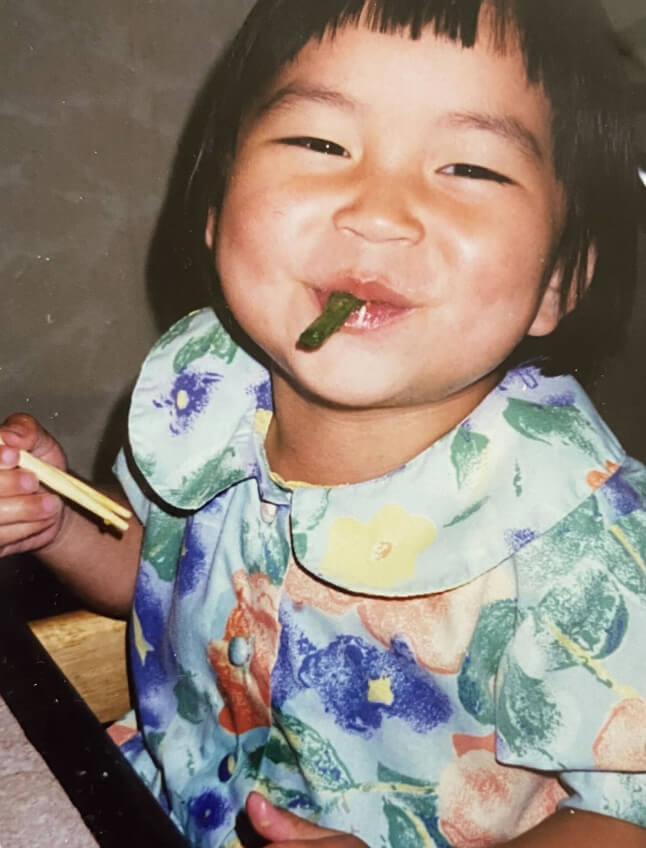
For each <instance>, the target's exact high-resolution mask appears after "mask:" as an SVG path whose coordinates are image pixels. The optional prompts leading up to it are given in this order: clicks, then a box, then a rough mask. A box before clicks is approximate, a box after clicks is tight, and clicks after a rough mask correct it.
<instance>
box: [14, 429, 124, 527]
mask: <svg viewBox="0 0 646 848" xmlns="http://www.w3.org/2000/svg"><path fill="white" fill-rule="evenodd" d="M0 444H4V442H3V441H2V437H0ZM18 465H19V466H20V467H21V468H24V469H25V470H26V471H31V472H32V473H33V474H35V475H36V477H37V478H38V479H39V480H40V482H41V483H43V484H44V485H45V486H47V488H49V489H53V490H54V491H55V492H58V494H59V495H62V496H63V497H64V498H69V500H71V501H74V503H76V504H78V505H79V506H82V507H83V508H84V509H87V510H89V511H90V512H92V513H93V514H94V515H97V516H98V517H99V518H102V519H103V520H104V521H105V523H106V524H112V525H113V527H116V528H117V530H120V531H121V532H122V533H125V531H126V530H127V529H128V523H127V521H124V519H126V518H132V513H131V512H130V510H129V509H126V508H125V507H124V506H122V505H121V504H120V503H117V502H116V501H113V500H112V498H109V497H107V495H104V494H102V493H101V492H98V491H97V490H96V489H93V488H92V486H88V484H87V483H84V482H83V481H82V480H78V479H77V478H76V477H73V476H72V475H71V474H68V473H67V472H66V471H61V470H60V469H59V468H55V467H54V466H53V465H50V464H49V463H47V462H43V460H42V459H38V458H37V457H35V456H32V455H31V454H30V453H28V452H27V451H24V450H20V451H19V460H18Z"/></svg>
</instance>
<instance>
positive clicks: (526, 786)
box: [116, 310, 646, 848]
mask: <svg viewBox="0 0 646 848" xmlns="http://www.w3.org/2000/svg"><path fill="white" fill-rule="evenodd" d="M270 407H271V391H270V384H269V379H268V374H267V372H266V370H265V369H264V368H263V367H262V366H261V365H260V364H259V363H258V362H256V361H255V360H254V359H252V358H251V357H249V356H248V355H247V354H246V353H245V352H244V351H243V350H241V349H239V348H237V347H236V345H235V344H234V342H233V341H232V340H231V339H230V337H229V336H228V335H227V333H226V332H225V331H224V329H223V328H222V327H221V326H220V324H219V323H218V322H217V320H216V319H215V317H214V315H213V313H212V312H211V311H210V310H204V311H201V312H198V313H194V314H192V315H190V316H187V317H186V318H185V319H183V320H182V321H180V322H179V323H178V324H176V325H175V326H174V327H173V328H171V330H170V331H168V332H167V333H166V335H165V336H164V337H163V338H162V339H161V340H160V342H159V343H158V344H157V345H156V346H155V348H153V350H152V352H151V354H150V356H149V357H148V359H147V360H146V362H145V364H144V366H143V369H142V372H141V375H140V377H139V381H138V383H137V386H136V389H135V392H134V396H133V402H132V409H131V416H130V449H131V453H132V457H133V458H134V464H133V463H132V462H127V461H126V458H125V454H124V453H122V454H120V456H119V458H118V460H117V465H116V469H117V473H118V475H119V477H120V479H121V481H122V483H123V485H124V487H125V489H126V492H127V493H128V495H129V497H130V500H131V502H132V504H133V507H134V508H135V509H136V511H137V513H138V515H139V517H140V518H141V520H142V521H143V523H144V524H145V536H144V543H143V550H142V560H141V567H140V571H139V576H138V582H137V588H136V594H135V602H134V611H133V618H132V626H131V628H130V631H131V662H132V671H133V675H134V682H135V688H136V694H137V715H138V722H139V727H140V729H141V734H140V733H138V732H137V733H135V731H134V730H133V731H132V732H131V733H129V732H128V731H127V730H126V729H125V728H124V727H120V728H118V730H117V733H116V735H117V737H118V738H119V739H120V740H121V741H122V742H123V749H124V751H125V752H126V753H127V754H128V755H129V757H130V758H131V761H132V762H133V764H134V766H135V768H137V770H138V771H139V772H140V774H141V775H142V777H143V778H144V780H146V781H147V782H148V784H149V785H150V786H151V788H152V789H153V791H155V792H156V794H157V796H158V797H159V799H160V801H161V802H162V803H163V804H165V805H166V806H167V808H168V809H169V810H170V811H171V814H172V816H173V818H174V819H175V820H176V821H177V822H178V823H179V825H180V827H181V828H182V829H183V831H184V832H185V833H186V834H187V836H188V837H189V839H190V840H191V841H192V842H193V843H194V844H195V845H196V846H234V845H239V844H240V843H239V842H238V841H237V837H236V832H235V819H236V815H237V813H238V812H239V810H240V809H241V807H242V806H243V804H244V801H245V798H246V796H247V794H248V793H249V791H250V790H252V789H257V790H259V791H261V792H263V793H265V794H267V795H268V796H269V797H270V798H271V799H272V800H273V801H274V802H275V803H277V804H279V805H282V806H285V807H288V808H290V809H291V810H293V811H294V812H296V813H298V814H299V815H301V816H305V817H307V818H309V819H311V820H312V821H316V822H318V823H320V824H322V825H324V826H329V827H334V828H338V829H340V830H343V831H351V832H354V833H356V834H357V835H359V836H360V837H361V838H362V839H364V840H365V841H366V842H367V843H368V844H369V845H370V846H372V847H373V848H384V847H385V846H388V845H391V846H396V848H408V846H411V848H412V846H415V848H419V846H436V848H450V846H454V848H458V846H459V848H478V846H487V845H493V844H496V843H498V842H500V841H505V840H507V839H510V838H512V837H514V836H516V835H518V834H519V833H521V832H523V831H524V830H526V829H528V828H530V827H532V826H533V825H535V824H536V823H538V822H539V821H541V820H542V819H543V818H545V817H546V816H548V815H549V814H551V813H552V812H553V811H554V809H555V808H556V806H557V804H562V805H563V804H564V805H567V806H570V807H578V808H581V809H587V810H592V811H597V812H600V813H604V814H607V815H610V816H614V817H618V818H621V819H626V820H629V821H633V822H636V823H638V824H640V825H642V826H644V827H646V774H645V772H646V663H644V659H643V654H642V646H643V641H644V638H645V634H646V565H645V562H644V559H645V558H646V509H645V506H644V499H645V497H646V469H644V467H643V466H642V465H641V464H640V463H638V462H636V461H635V460H632V459H630V458H628V457H626V456H625V454H624V452H623V451H622V449H621V447H620V446H619V444H618V443H617V441H616V440H615V438H614V437H613V436H612V434H611V433H610V432H609V431H608V429H607V428H606V426H605V425H604V424H603V422H602V421H601V420H600V418H599V417H598V415H597V413H596V412H595V410H594V408H593V407H592V405H591V403H590V401H589V400H588V398H587V397H586V395H585V394H584V392H583V391H582V389H581V388H580V386H579V385H578V384H577V383H576V381H575V380H573V379H572V378H571V377H556V378H547V377H544V376H542V375H541V374H540V372H539V371H538V369H537V368H536V367H534V366H531V365H530V366H525V367H522V368H519V369H517V370H514V371H512V372H510V373H509V374H507V376H506V377H505V378H504V380H503V381H502V382H501V383H500V385H499V386H498V387H497V388H496V389H495V390H494V391H493V392H492V393H491V394H490V395H489V396H488V397H487V398H486V399H485V400H484V401H483V403H482V404H481V405H480V406H478V407H477V408H476V409H475V410H474V412H473V413H472V415H471V416H469V418H468V419H467V420H465V421H463V422H462V423H461V424H460V425H459V426H458V427H456V428H455V429H454V430H453V431H452V432H450V433H448V434H447V435H446V436H444V437H443V438H442V439H440V440H439V441H438V442H436V443H435V444H434V445H432V446H431V447H430V448H428V449H427V450H426V451H424V452H423V453H422V454H420V455H419V456H417V457H416V458H415V459H413V460H412V461H410V462H408V463H407V464H406V465H404V466H402V467H401V468H399V469H397V470H396V471H394V472H392V473H391V474H388V475H386V476H384V477H381V478H379V479H376V480H371V481H368V482H364V483H358V484H352V485H344V486H336V487H331V488H322V487H315V486H299V485H297V484H286V483H285V482H284V481H281V480H280V479H277V478H276V477H275V475H272V474H271V472H270V470H269V468H268V466H267V462H266V458H265V455H264V450H263V441H264V434H265V433H266V429H267V426H268V423H269V420H270V416H271V412H270ZM135 465H136V468H135ZM129 469H132V470H129ZM135 480H137V481H138V482H135ZM129 737H130V738H129Z"/></svg>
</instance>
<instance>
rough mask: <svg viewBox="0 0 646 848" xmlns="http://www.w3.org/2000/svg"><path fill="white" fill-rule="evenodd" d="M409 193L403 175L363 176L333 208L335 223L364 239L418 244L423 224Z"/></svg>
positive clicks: (336, 225)
mask: <svg viewBox="0 0 646 848" xmlns="http://www.w3.org/2000/svg"><path fill="white" fill-rule="evenodd" d="M411 195H412V192H411V191H410V190H409V189H408V188H407V187H406V185H405V180H404V179H397V178H396V177H395V176H394V175H388V176H386V175H383V174H381V175H374V176H372V177H370V178H368V179H364V180H362V181H361V184H360V185H359V186H358V187H356V189H355V190H354V191H353V193H352V196H351V198H350V199H349V200H347V201H346V202H345V203H344V204H343V205H341V206H340V208H339V209H338V210H337V211H336V212H335V214H334V225H335V227H336V228H337V230H340V231H343V232H346V233H348V234H350V235H356V236H359V237H360V238H363V239H366V241H371V242H393V241H399V242H402V243H403V244H404V243H405V244H411V245H413V244H417V243H418V242H419V241H421V240H422V238H423V237H424V225H423V223H422V221H421V219H420V218H419V216H418V215H417V214H416V211H415V202H414V198H413V197H412V196H411Z"/></svg>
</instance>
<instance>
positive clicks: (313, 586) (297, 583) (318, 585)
mask: <svg viewBox="0 0 646 848" xmlns="http://www.w3.org/2000/svg"><path fill="white" fill-rule="evenodd" d="M285 592H286V593H287V594H288V595H289V597H290V598H291V599H292V601H293V602H294V604H295V605H296V606H312V607H316V609H319V610H322V611H323V612H325V613H327V614H328V615H343V614H344V613H345V612H346V611H347V610H348V609H350V607H353V606H355V605H356V603H357V597H356V596H355V595H349V594H348V593H347V592H341V591H340V590H339V589H335V588H333V587H332V586H328V585H326V584H325V583H322V582H321V581H320V580H317V579H316V578H314V577H312V576H311V575H310V574H308V573H307V572H306V571H305V570H304V569H303V568H301V567H300V566H299V565H298V563H297V562H295V560H293V559H292V560H291V562H290V564H289V568H288V569H287V575H286V577H285Z"/></svg>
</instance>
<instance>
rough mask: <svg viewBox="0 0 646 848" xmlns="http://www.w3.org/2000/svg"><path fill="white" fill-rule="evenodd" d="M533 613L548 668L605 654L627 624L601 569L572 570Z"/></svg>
mask: <svg viewBox="0 0 646 848" xmlns="http://www.w3.org/2000/svg"><path fill="white" fill-rule="evenodd" d="M533 615H534V621H535V627H536V638H537V641H538V642H539V644H541V645H542V646H543V647H544V649H546V652H547V655H548V658H549V659H548V668H551V669H558V668H566V667H569V666H572V665H576V664H578V663H581V662H583V664H584V665H585V664H586V663H585V659H586V658H590V659H602V658H603V657H606V656H608V655H609V654H611V653H613V651H615V650H616V649H617V648H618V647H619V645H620V644H621V641H622V640H623V637H624V635H625V633H626V630H627V628H628V610H627V608H626V604H625V602H624V599H623V597H622V595H621V594H620V592H619V591H618V590H617V588H616V587H615V585H614V584H613V583H612V582H611V581H609V580H608V577H607V574H606V573H605V572H604V571H601V570H598V571H591V570H589V569H587V570H586V571H585V572H584V573H583V574H579V573H577V572H576V571H575V572H573V574H572V575H571V577H569V578H567V579H566V580H562V581H560V583H559V584H558V585H557V586H554V587H553V588H552V589H550V590H549V591H548V592H547V594H546V595H545V596H544V597H543V599H542V600H541V602H540V603H539V604H538V605H537V607H536V608H535V610H534V612H533ZM573 649H574V650H573Z"/></svg>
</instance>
